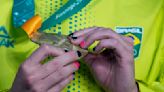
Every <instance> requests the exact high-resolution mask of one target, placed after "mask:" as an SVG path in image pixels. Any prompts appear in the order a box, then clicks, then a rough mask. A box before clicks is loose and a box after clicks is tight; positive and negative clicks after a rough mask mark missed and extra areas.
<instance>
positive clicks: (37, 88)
mask: <svg viewBox="0 0 164 92" xmlns="http://www.w3.org/2000/svg"><path fill="white" fill-rule="evenodd" d="M32 91H33V92H46V91H45V88H44V87H43V86H42V85H41V84H39V85H34V86H32Z"/></svg>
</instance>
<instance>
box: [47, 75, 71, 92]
mask: <svg viewBox="0 0 164 92" xmlns="http://www.w3.org/2000/svg"><path fill="white" fill-rule="evenodd" d="M73 76H74V75H70V76H68V77H67V78H66V79H64V80H63V81H61V82H60V83H58V84H56V85H55V86H54V87H52V88H50V89H49V90H48V92H61V91H62V90H63V89H64V88H65V87H66V86H67V85H68V84H69V83H70V82H71V81H72V80H73Z"/></svg>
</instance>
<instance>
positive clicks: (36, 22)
mask: <svg viewBox="0 0 164 92" xmlns="http://www.w3.org/2000/svg"><path fill="white" fill-rule="evenodd" d="M41 25H42V18H41V17H40V16H39V15H36V16H34V17H32V18H31V19H29V20H28V21H26V22H25V23H24V24H23V25H22V29H23V30H24V31H25V32H26V33H27V34H28V36H29V37H30V38H31V37H32V35H33V33H35V32H37V30H38V29H39V28H40V27H41Z"/></svg>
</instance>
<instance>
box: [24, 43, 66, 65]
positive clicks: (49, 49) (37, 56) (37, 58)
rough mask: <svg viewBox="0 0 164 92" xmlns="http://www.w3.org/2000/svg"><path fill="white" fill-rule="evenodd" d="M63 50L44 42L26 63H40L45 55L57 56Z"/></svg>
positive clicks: (62, 52)
mask: <svg viewBox="0 0 164 92" xmlns="http://www.w3.org/2000/svg"><path fill="white" fill-rule="evenodd" d="M64 53H65V52H64V51H63V50H62V49H59V48H55V47H53V46H50V45H47V44H44V45H41V46H40V47H39V48H38V49H37V50H36V51H35V52H34V53H33V54H32V55H31V56H30V57H29V58H28V59H27V60H26V62H25V63H26V64H30V65H32V64H40V62H41V61H43V60H44V59H45V58H46V57H47V56H54V57H55V56H58V55H62V54H64Z"/></svg>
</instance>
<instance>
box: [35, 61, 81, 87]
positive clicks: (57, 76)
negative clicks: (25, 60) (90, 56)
mask: <svg viewBox="0 0 164 92" xmlns="http://www.w3.org/2000/svg"><path fill="white" fill-rule="evenodd" d="M78 69H79V66H77V62H76V63H72V64H69V65H67V66H65V67H63V68H62V69H60V70H58V71H56V72H54V73H52V74H50V75H49V76H47V77H46V78H44V79H43V80H41V81H39V82H37V83H36V84H35V85H38V86H39V88H40V87H43V89H47V90H48V89H49V88H50V87H52V86H53V85H55V84H57V83H58V82H60V81H62V80H63V79H65V78H66V77H67V76H69V75H71V74H73V72H75V71H77V70H78Z"/></svg>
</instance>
